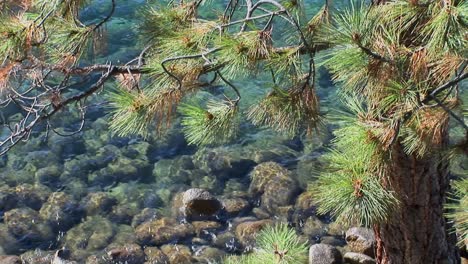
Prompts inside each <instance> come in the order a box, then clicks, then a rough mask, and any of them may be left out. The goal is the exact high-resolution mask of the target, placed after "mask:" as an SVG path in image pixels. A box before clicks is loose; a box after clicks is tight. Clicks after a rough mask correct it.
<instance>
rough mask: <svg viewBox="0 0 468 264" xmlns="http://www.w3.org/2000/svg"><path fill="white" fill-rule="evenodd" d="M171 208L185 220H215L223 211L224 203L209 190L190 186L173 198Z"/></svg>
mask: <svg viewBox="0 0 468 264" xmlns="http://www.w3.org/2000/svg"><path fill="white" fill-rule="evenodd" d="M173 210H174V211H175V214H176V216H177V217H179V218H184V219H186V220H187V221H203V220H217V219H219V216H220V215H221V213H223V212H224V205H223V204H222V202H221V201H220V200H218V199H217V198H216V197H215V196H213V195H212V194H211V193H210V192H208V191H206V190H203V189H199V188H192V189H188V190H187V191H185V192H183V193H179V194H178V195H176V197H175V198H174V203H173Z"/></svg>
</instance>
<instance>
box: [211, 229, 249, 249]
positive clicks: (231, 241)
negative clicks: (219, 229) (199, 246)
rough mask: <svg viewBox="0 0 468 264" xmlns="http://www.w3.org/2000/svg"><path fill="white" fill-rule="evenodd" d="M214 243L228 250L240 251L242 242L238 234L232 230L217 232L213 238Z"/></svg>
mask: <svg viewBox="0 0 468 264" xmlns="http://www.w3.org/2000/svg"><path fill="white" fill-rule="evenodd" d="M213 244H214V245H215V246H216V247H218V248H221V249H222V250H224V251H227V252H231V253H234V252H240V251H241V249H242V244H241V243H240V241H239V240H238V239H237V237H236V235H235V234H234V233H232V232H230V231H226V232H223V233H220V234H217V235H216V237H215V239H214V240H213Z"/></svg>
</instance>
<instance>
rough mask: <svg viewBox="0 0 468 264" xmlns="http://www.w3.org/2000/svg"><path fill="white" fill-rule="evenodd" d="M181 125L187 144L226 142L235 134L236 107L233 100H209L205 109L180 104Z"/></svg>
mask: <svg viewBox="0 0 468 264" xmlns="http://www.w3.org/2000/svg"><path fill="white" fill-rule="evenodd" d="M178 111H179V113H180V114H181V115H182V122H181V124H182V126H183V131H184V134H185V137H186V139H187V141H188V143H189V144H194V145H213V144H222V143H227V142H229V141H231V140H232V139H234V138H235V137H236V136H237V133H238V129H239V121H238V120H239V118H238V116H237V114H238V107H237V104H236V103H235V102H231V101H215V100H210V101H209V102H208V103H207V109H204V108H202V107H201V106H200V105H191V104H181V105H180V106H179V107H178Z"/></svg>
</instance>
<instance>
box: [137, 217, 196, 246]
mask: <svg viewBox="0 0 468 264" xmlns="http://www.w3.org/2000/svg"><path fill="white" fill-rule="evenodd" d="M135 234H136V238H137V241H138V243H139V244H141V245H151V246H158V245H163V244H166V243H173V242H177V241H181V240H184V239H187V238H190V237H191V236H193V235H194V234H195V230H194V228H193V226H192V225H190V224H179V223H177V222H176V221H175V220H174V219H171V218H167V217H164V218H161V219H156V220H153V221H149V222H145V223H143V224H141V225H139V226H137V228H136V229H135Z"/></svg>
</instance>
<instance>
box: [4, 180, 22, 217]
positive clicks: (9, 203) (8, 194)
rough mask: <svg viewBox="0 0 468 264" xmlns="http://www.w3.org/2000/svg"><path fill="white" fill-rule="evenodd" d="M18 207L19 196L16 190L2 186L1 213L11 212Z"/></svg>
mask: <svg viewBox="0 0 468 264" xmlns="http://www.w3.org/2000/svg"><path fill="white" fill-rule="evenodd" d="M17 206H18V196H17V194H16V193H15V191H14V190H12V189H11V188H9V187H8V186H4V185H3V184H1V186H0V212H5V211H8V210H11V209H13V208H15V207H17Z"/></svg>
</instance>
